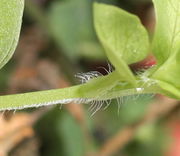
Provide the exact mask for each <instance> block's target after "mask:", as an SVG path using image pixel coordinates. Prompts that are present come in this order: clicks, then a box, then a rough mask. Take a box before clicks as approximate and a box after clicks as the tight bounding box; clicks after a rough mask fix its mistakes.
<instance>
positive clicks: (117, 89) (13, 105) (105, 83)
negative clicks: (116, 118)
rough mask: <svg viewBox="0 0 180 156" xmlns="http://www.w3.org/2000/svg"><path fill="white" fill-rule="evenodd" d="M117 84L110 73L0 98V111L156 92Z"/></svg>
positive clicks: (150, 88)
mask: <svg viewBox="0 0 180 156" xmlns="http://www.w3.org/2000/svg"><path fill="white" fill-rule="evenodd" d="M119 83H120V80H119V76H118V75H117V73H116V72H112V73H110V74H109V75H107V76H101V77H98V78H94V79H92V80H90V81H88V82H87V83H85V84H81V85H77V86H73V87H69V88H63V89H54V90H47V91H39V92H31V93H24V94H14V95H5V96H0V110H12V109H23V108H29V107H39V106H46V105H53V104H59V103H62V104H66V103H69V102H72V101H75V102H77V103H84V102H85V103H87V102H90V101H94V100H97V101H105V100H108V99H113V98H118V97H121V96H128V95H134V94H147V93H148V94H150V93H157V92H158V89H157V87H156V86H151V87H144V88H141V89H140V88H132V86H131V85H129V84H126V85H124V86H122V85H121V84H119Z"/></svg>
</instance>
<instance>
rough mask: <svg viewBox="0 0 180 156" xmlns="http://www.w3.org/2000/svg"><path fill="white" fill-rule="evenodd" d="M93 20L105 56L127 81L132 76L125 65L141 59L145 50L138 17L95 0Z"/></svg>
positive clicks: (143, 34) (146, 46)
mask: <svg viewBox="0 0 180 156" xmlns="http://www.w3.org/2000/svg"><path fill="white" fill-rule="evenodd" d="M94 23H95V28H96V32H97V35H98V37H99V39H100V41H101V43H102V45H103V47H104V49H105V50H106V54H107V57H108V58H109V60H110V61H111V63H112V64H113V65H114V66H115V68H116V70H117V71H118V73H119V74H120V75H121V76H122V77H124V78H126V80H127V81H130V82H131V83H134V81H135V78H134V76H133V74H132V73H131V71H130V69H129V67H128V64H131V63H135V62H138V61H140V60H142V59H144V58H145V57H146V55H147V53H148V51H149V39H148V35H147V32H146V30H145V28H144V27H143V26H142V24H141V23H140V20H139V19H138V18H137V17H136V16H134V15H132V14H130V13H128V12H126V11H124V10H122V9H120V8H117V7H115V6H111V5H106V4H101V3H95V4H94Z"/></svg>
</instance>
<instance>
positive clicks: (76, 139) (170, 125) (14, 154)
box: [0, 0, 180, 156]
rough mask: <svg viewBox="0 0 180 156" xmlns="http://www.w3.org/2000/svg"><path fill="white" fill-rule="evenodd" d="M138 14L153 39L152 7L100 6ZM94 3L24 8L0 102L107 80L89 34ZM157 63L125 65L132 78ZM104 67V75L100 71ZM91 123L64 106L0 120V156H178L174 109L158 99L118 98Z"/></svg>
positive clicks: (32, 0)
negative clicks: (93, 74)
mask: <svg viewBox="0 0 180 156" xmlns="http://www.w3.org/2000/svg"><path fill="white" fill-rule="evenodd" d="M102 2H105V3H109V4H113V5H116V6H118V7H121V8H123V9H126V10H127V11H129V12H131V13H134V14H136V15H137V16H139V18H140V19H141V21H142V23H143V25H144V26H145V27H146V28H147V29H148V31H149V34H150V36H152V32H153V31H154V25H155V17H154V9H153V6H152V2H151V0H103V1H102ZM92 18H93V17H92V0H26V7H25V13H24V18H23V26H22V32H21V37H20V42H19V45H18V48H17V49H16V52H15V55H14V56H13V58H12V59H11V61H10V62H9V63H8V64H7V65H6V66H5V67H4V68H3V69H2V70H1V72H0V75H1V78H0V94H1V95H5V94H15V93H22V92H30V91H39V90H47V89H53V88H63V87H68V86H71V85H74V84H80V83H81V82H80V81H79V80H78V79H77V78H76V77H75V74H77V73H79V72H88V71H99V72H101V73H102V74H107V73H106V70H104V69H103V68H105V69H107V70H108V60H107V58H106V57H105V55H104V52H103V49H102V47H101V45H100V44H99V42H98V40H97V37H96V35H95V31H94V28H93V19H92ZM154 62H155V60H154V58H153V57H152V56H149V57H148V59H146V61H143V62H141V63H138V64H133V65H131V66H130V67H131V69H132V70H133V71H135V72H136V71H138V70H139V69H141V68H146V67H147V66H150V65H152V64H153V63H154ZM102 67H103V68H102ZM120 100H121V105H120V107H119V106H118V104H117V103H118V102H117V101H116V100H113V101H111V104H110V105H109V107H108V108H106V109H105V106H104V108H102V109H101V110H99V111H98V112H96V113H95V114H94V115H93V116H92V113H93V112H94V111H95V110H94V109H95V108H91V109H90V105H85V104H74V103H71V104H66V105H63V106H62V105H56V106H49V107H41V108H34V109H26V110H21V111H19V110H15V111H5V112H1V114H0V156H180V148H179V147H180V115H179V114H180V106H179V101H176V100H172V99H169V98H167V97H163V96H161V95H141V96H135V97H134V96H133V97H123V98H121V99H120Z"/></svg>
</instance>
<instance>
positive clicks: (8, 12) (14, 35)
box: [0, 0, 24, 68]
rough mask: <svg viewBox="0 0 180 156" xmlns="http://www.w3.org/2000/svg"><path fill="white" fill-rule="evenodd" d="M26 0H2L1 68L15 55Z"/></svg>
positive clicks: (0, 15)
mask: <svg viewBox="0 0 180 156" xmlns="http://www.w3.org/2000/svg"><path fill="white" fill-rule="evenodd" d="M23 10H24V0H10V1H9V0H0V68H2V67H3V66H4V65H5V64H6V63H7V62H8V61H9V59H10V58H11V56H12V55H13V53H14V51H15V48H16V46H17V43H18V39H19V33H20V29H21V23H22V15H23Z"/></svg>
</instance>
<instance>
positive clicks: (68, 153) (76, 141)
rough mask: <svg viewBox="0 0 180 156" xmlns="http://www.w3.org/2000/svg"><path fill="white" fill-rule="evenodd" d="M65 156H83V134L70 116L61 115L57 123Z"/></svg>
mask: <svg viewBox="0 0 180 156" xmlns="http://www.w3.org/2000/svg"><path fill="white" fill-rule="evenodd" d="M58 127H59V133H60V135H61V138H62V144H63V149H64V155H65V156H84V150H85V149H84V148H85V146H84V141H83V133H82V131H81V129H80V126H79V125H78V123H77V121H75V119H74V118H73V117H72V116H70V114H67V113H66V114H63V116H62V119H61V120H60V121H59V123H58Z"/></svg>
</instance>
